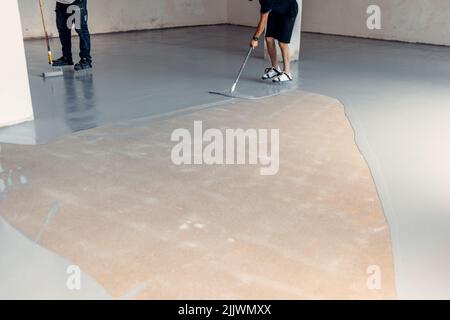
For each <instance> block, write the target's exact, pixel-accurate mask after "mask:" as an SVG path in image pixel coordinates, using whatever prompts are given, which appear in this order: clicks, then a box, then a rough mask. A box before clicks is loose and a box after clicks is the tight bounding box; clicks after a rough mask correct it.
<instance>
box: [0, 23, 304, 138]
mask: <svg viewBox="0 0 450 320" xmlns="http://www.w3.org/2000/svg"><path fill="white" fill-rule="evenodd" d="M251 33H252V29H250V28H244V27H233V26H211V27H193V28H180V29H167V30H154V31H142V32H131V33H122V34H120V33H118V34H110V35H98V36H94V37H93V50H94V52H93V56H94V58H95V61H94V63H95V69H94V71H93V72H84V73H82V74H79V75H74V73H73V72H70V71H66V72H65V76H64V79H62V78H54V79H47V80H44V79H43V78H41V77H40V74H42V72H43V71H46V68H47V65H46V49H45V43H44V42H43V41H42V40H33V41H26V42H25V47H26V53H27V61H28V68H29V77H30V83H31V94H32V99H33V107H34V111H35V118H36V120H35V121H33V122H30V123H26V124H22V125H18V126H13V127H10V128H7V129H0V141H1V142H13V143H23V144H35V143H46V142H48V141H50V140H52V139H55V138H58V137H61V136H64V135H67V134H69V133H72V132H77V131H80V130H85V129H90V128H94V127H97V126H99V125H104V124H108V123H115V122H117V121H124V120H130V119H136V118H142V117H150V116H159V115H162V114H166V113H170V112H173V111H177V110H180V109H184V108H188V107H194V106H201V105H209V104H211V103H216V102H223V101H225V100H229V99H228V98H225V97H221V96H217V95H211V94H209V93H208V92H209V91H211V90H213V91H224V90H226V89H230V87H231V85H232V84H233V82H234V79H235V77H236V74H237V72H238V70H239V67H240V66H241V64H242V61H243V59H244V57H245V55H246V52H247V48H248V39H249V38H250V37H251ZM211 39H214V40H213V41H212V40H211ZM54 46H55V47H56V46H57V43H56V40H55V41H54ZM261 50H262V49H260V50H258V51H257V52H255V54H254V56H253V57H252V59H251V60H250V61H249V63H248V66H247V68H246V71H245V73H244V75H243V77H242V81H241V83H240V85H239V87H238V90H241V91H242V92H243V93H246V94H248V95H251V96H256V97H261V96H268V95H272V94H276V93H279V92H285V91H288V90H289V89H292V88H296V87H297V83H291V84H289V85H287V86H280V85H273V84H272V83H268V82H265V83H264V82H262V81H261V80H259V79H260V76H261V75H262V72H263V70H264V68H265V67H267V65H266V64H267V62H265V61H264V60H263V59H262V58H261V57H262V55H263V54H262V52H261Z"/></svg>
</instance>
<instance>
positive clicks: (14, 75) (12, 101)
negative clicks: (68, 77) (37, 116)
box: [0, 0, 33, 127]
mask: <svg viewBox="0 0 450 320" xmlns="http://www.w3.org/2000/svg"><path fill="white" fill-rule="evenodd" d="M2 11H3V13H4V14H3V17H2V19H0V39H1V41H2V49H1V50H0V61H2V75H1V77H2V80H0V83H1V84H0V127H2V126H7V125H12V124H16V123H20V122H24V121H27V120H33V107H32V103H31V94H30V85H29V82H28V72H27V63H26V59H25V49H24V44H23V36H22V27H21V23H20V14H19V6H18V3H17V0H2Z"/></svg>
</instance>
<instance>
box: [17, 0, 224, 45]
mask: <svg viewBox="0 0 450 320" xmlns="http://www.w3.org/2000/svg"><path fill="white" fill-rule="evenodd" d="M18 2H19V6H20V13H21V19H22V30H23V34H24V37H25V38H33V37H41V36H43V31H42V24H41V18H40V13H39V1H38V0H18ZM44 2H45V8H46V10H45V12H46V13H45V17H46V21H47V24H48V26H49V27H48V28H49V33H50V34H51V35H53V36H55V35H56V34H57V32H56V26H55V17H54V8H55V3H56V1H55V0H45V1H44ZM89 9H90V12H89V15H90V17H89V19H90V20H91V21H95V23H91V24H90V28H91V31H92V32H93V33H105V32H115V31H128V30H140V29H155V28H168V27H176V26H189V25H203V24H217V23H225V22H227V0H89Z"/></svg>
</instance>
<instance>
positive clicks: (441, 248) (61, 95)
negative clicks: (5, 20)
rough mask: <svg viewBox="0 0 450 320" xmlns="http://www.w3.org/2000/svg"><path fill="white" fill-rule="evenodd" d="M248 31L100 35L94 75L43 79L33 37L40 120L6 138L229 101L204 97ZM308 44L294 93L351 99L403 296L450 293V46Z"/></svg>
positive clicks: (255, 70) (30, 47) (248, 86)
mask: <svg viewBox="0 0 450 320" xmlns="http://www.w3.org/2000/svg"><path fill="white" fill-rule="evenodd" d="M250 33H251V31H250V30H249V29H248V28H241V27H230V26H220V27H205V28H186V29H176V30H164V31H151V32H143V33H131V34H114V35H104V36H97V37H95V38H94V48H95V50H94V56H95V57H96V69H95V72H94V73H93V75H92V76H89V75H85V76H83V77H80V78H73V77H72V76H71V75H67V77H66V78H65V79H64V81H61V80H57V79H53V80H50V81H46V82H44V81H43V80H42V79H41V78H39V77H38V76H37V75H38V74H39V73H40V72H42V68H43V66H44V65H45V48H44V46H43V43H42V41H31V42H27V43H26V47H27V55H28V59H29V68H30V81H31V85H32V95H33V100H34V102H35V104H36V105H37V106H38V109H37V110H36V119H37V120H36V121H34V122H32V123H28V124H26V125H21V126H15V127H11V128H7V129H2V130H0V137H1V138H2V139H18V140H20V139H22V141H23V142H27V143H34V142H38V143H40V142H45V141H48V140H49V139H53V138H56V137H58V136H61V135H64V134H67V133H70V132H73V131H78V130H83V129H86V128H90V127H94V126H98V125H101V124H104V123H109V122H115V121H119V120H127V119H132V118H136V117H142V116H152V115H158V114H164V113H167V112H171V111H176V110H182V109H184V108H186V107H191V106H195V105H204V104H210V103H215V102H220V101H224V99H225V98H221V97H218V96H211V95H209V94H207V91H208V90H216V89H222V88H226V87H227V86H229V85H230V83H232V79H233V77H234V75H235V73H236V69H237V68H238V67H239V64H240V63H241V60H242V58H243V56H244V55H245V50H246V46H247V38H248V34H250ZM126 47H129V48H130V50H129V51H127V50H126V49H125V48H126ZM302 48H303V58H302V59H303V60H302V63H300V64H299V65H298V66H299V68H300V79H299V83H295V84H292V86H293V87H296V86H297V85H298V84H299V85H300V87H301V88H302V89H303V90H309V91H313V92H318V93H321V94H325V95H329V96H333V97H336V98H338V99H340V100H341V101H342V102H343V103H344V104H345V106H346V111H347V115H348V117H349V119H350V121H351V123H352V125H353V126H354V128H355V132H356V139H357V143H358V146H359V147H360V148H361V151H362V153H363V154H364V156H365V158H366V159H367V161H368V163H369V166H370V168H371V170H372V172H373V175H374V180H375V182H376V185H377V188H378V191H379V194H380V197H381V200H382V203H383V207H384V209H385V214H386V216H387V218H388V221H389V224H390V226H391V234H392V241H393V247H394V256H395V268H396V284H397V290H398V294H399V297H400V298H450V289H449V288H450V273H449V272H448V271H449V270H450V200H449V199H450V165H449V163H450V148H449V147H450V142H449V141H450V126H449V125H448V124H449V123H450V90H449V88H450V48H445V47H434V46H425V45H412V44H402V43H393V42H384V41H374V40H364V39H354V38H345V37H335V36H324V35H314V34H305V35H304V38H303V43H302ZM42 52H44V56H42ZM126 52H128V55H126V54H125V53H126ZM100 57H101V58H100ZM264 66H265V63H264V61H263V60H262V59H259V58H254V59H252V60H251V61H250V64H249V68H248V69H247V72H246V74H245V75H244V78H243V80H244V81H243V86H242V90H243V91H244V92H245V93H247V94H248V93H250V94H253V95H267V94H270V93H271V91H272V90H273V88H274V87H272V86H268V85H266V84H263V83H261V82H260V81H259V80H258V75H259V72H260V70H261V69H262V68H263V67H264ZM276 89H278V88H276ZM75 96H76V97H77V99H73V97H75ZM124 110H126V112H124ZM374 264H376V262H374Z"/></svg>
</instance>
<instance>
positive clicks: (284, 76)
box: [272, 72, 293, 83]
mask: <svg viewBox="0 0 450 320" xmlns="http://www.w3.org/2000/svg"><path fill="white" fill-rule="evenodd" d="M292 80H293V78H292V75H291V74H290V73H286V72H283V73H281V74H280V75H279V76H276V77H275V78H273V79H272V81H273V82H275V83H281V82H288V81H292Z"/></svg>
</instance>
